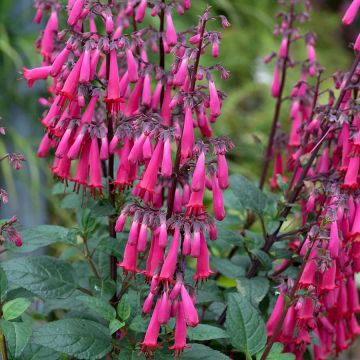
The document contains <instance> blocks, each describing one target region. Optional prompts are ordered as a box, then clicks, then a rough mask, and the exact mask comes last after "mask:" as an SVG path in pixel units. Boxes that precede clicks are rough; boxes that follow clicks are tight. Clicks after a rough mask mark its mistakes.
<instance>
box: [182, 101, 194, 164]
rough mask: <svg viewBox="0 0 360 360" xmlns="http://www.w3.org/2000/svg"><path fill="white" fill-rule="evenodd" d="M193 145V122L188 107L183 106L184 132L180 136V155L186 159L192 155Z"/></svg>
mask: <svg viewBox="0 0 360 360" xmlns="http://www.w3.org/2000/svg"><path fill="white" fill-rule="evenodd" d="M193 147H194V124H193V118H192V111H191V108H190V107H186V108H185V121H184V132H183V135H182V137H181V157H182V158H183V159H186V158H187V157H191V156H192V152H193Z"/></svg>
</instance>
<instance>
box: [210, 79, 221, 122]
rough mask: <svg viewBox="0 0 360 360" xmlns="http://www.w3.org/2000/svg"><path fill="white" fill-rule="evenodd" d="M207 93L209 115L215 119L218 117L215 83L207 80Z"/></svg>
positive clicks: (217, 98)
mask: <svg viewBox="0 0 360 360" xmlns="http://www.w3.org/2000/svg"><path fill="white" fill-rule="evenodd" d="M209 93H210V114H211V116H212V117H214V118H217V117H218V116H219V115H220V100H219V95H218V92H217V90H216V86H215V83H214V82H213V81H212V80H209Z"/></svg>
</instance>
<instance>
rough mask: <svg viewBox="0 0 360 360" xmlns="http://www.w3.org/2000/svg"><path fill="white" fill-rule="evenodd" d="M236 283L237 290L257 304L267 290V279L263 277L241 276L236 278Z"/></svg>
mask: <svg viewBox="0 0 360 360" xmlns="http://www.w3.org/2000/svg"><path fill="white" fill-rule="evenodd" d="M236 283H237V285H236V287H237V290H238V292H239V293H240V294H241V295H242V296H243V297H245V298H247V299H248V300H249V301H250V302H251V303H253V304H254V305H258V304H259V303H260V301H261V300H262V299H263V298H264V297H265V296H266V294H267V293H268V291H269V280H268V279H267V278H265V277H260V276H259V277H255V278H252V279H247V278H246V277H242V278H240V279H237V280H236Z"/></svg>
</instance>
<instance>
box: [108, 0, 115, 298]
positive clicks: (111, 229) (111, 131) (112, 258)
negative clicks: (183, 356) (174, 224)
mask: <svg viewBox="0 0 360 360" xmlns="http://www.w3.org/2000/svg"><path fill="white" fill-rule="evenodd" d="M111 4H112V1H111V0H108V5H109V6H111ZM109 41H111V36H110V35H109ZM109 77H110V52H109V53H108V54H106V80H107V81H108V82H109ZM106 119H107V125H108V133H107V137H108V142H109V143H110V141H111V140H112V138H113V135H114V127H113V117H112V115H111V113H110V112H109V111H107V112H106ZM107 176H108V192H109V200H110V203H111V205H112V206H113V207H114V208H115V206H116V203H115V192H114V183H113V180H114V154H109V160H108V169H107ZM108 231H109V236H110V237H112V238H114V239H116V231H115V217H114V215H110V216H109V228H108ZM109 263H110V269H109V271H110V279H111V280H113V281H114V282H115V285H116V282H117V265H116V264H117V259H116V257H115V256H113V255H110V257H109ZM110 302H111V303H112V304H114V303H116V291H115V293H114V296H113V297H112V299H111V300H110Z"/></svg>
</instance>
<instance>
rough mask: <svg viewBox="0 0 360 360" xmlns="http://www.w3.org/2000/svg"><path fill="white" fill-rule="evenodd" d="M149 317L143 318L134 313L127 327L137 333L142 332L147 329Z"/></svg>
mask: <svg viewBox="0 0 360 360" xmlns="http://www.w3.org/2000/svg"><path fill="white" fill-rule="evenodd" d="M148 324H149V319H145V318H143V317H142V316H141V315H136V316H135V317H134V319H133V320H132V322H131V324H130V326H129V328H130V330H132V331H135V332H137V333H144V332H146V330H147V327H148Z"/></svg>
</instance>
